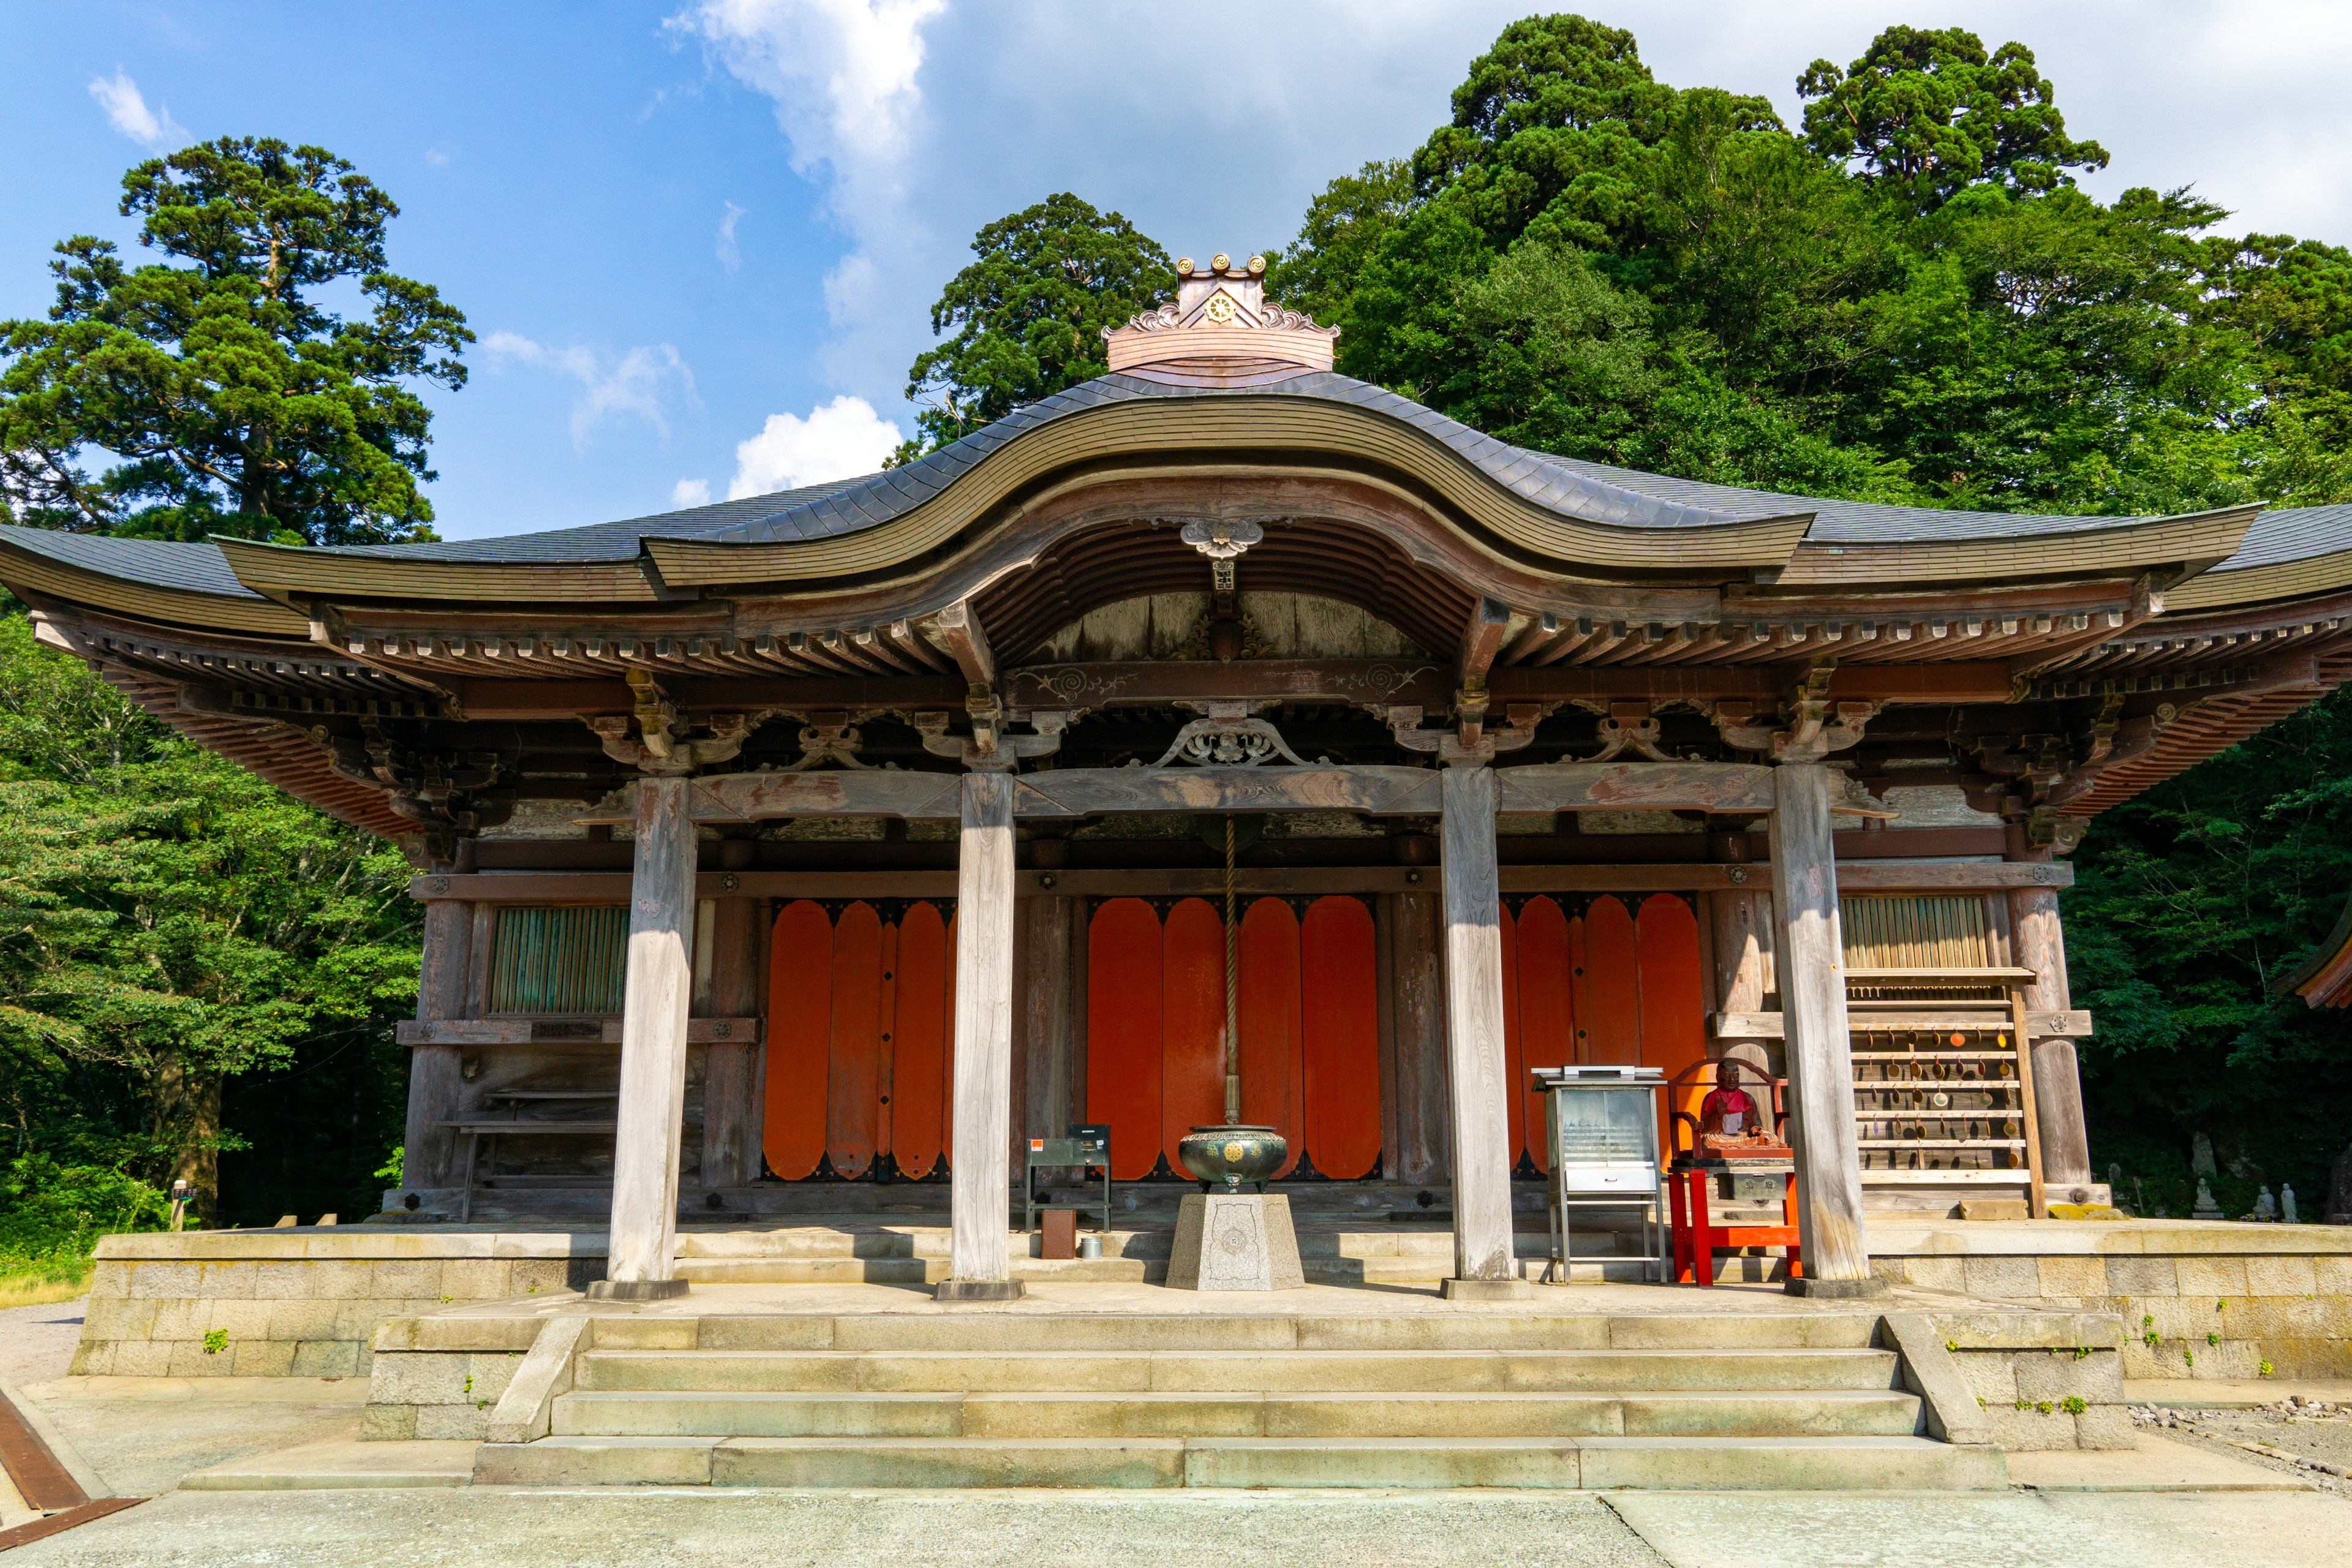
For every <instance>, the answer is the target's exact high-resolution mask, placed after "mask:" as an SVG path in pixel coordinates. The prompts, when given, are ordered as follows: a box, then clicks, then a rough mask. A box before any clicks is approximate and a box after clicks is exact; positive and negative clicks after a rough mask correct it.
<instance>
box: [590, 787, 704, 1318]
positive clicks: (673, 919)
mask: <svg viewBox="0 0 2352 1568" xmlns="http://www.w3.org/2000/svg"><path fill="white" fill-rule="evenodd" d="M689 788H690V785H689V784H688V781H687V780H685V779H683V778H649V779H641V780H639V781H638V784H637V820H636V844H635V850H636V854H635V864H634V866H633V867H632V869H631V873H630V878H629V951H628V969H627V978H626V989H625V992H624V994H623V997H622V1002H621V1102H620V1112H619V1118H618V1120H619V1122H620V1127H619V1131H618V1133H617V1135H616V1136H615V1138H614V1145H613V1224H612V1230H611V1234H610V1237H609V1239H608V1242H607V1247H608V1251H607V1256H606V1263H605V1278H604V1279H601V1280H599V1281H597V1282H596V1283H595V1284H594V1285H593V1286H592V1287H590V1290H589V1293H590V1294H591V1295H593V1296H601V1297H607V1298H611V1299H614V1300H635V1301H645V1300H658V1299H660V1298H663V1297H667V1296H682V1295H684V1294H685V1293H686V1281H685V1280H683V1279H678V1278H677V1152H678V1134H679V1119H680V1118H681V1116H682V1115H683V1114H684V1112H685V1110H686V1020H687V1011H688V1005H689V1004H690V1003H691V1002H692V1000H693V991H694V952H693V948H694V915H695V909H694V865H695V835H694V821H693V818H692V817H691V816H688V809H687V797H688V790H689Z"/></svg>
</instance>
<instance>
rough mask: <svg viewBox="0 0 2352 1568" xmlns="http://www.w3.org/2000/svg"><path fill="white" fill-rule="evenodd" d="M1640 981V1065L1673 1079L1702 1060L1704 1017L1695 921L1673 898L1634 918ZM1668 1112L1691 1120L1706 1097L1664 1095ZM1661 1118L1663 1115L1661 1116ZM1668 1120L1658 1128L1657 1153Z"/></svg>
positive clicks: (1660, 899)
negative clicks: (1677, 1112) (1680, 1112)
mask: <svg viewBox="0 0 2352 1568" xmlns="http://www.w3.org/2000/svg"><path fill="white" fill-rule="evenodd" d="M1634 928H1635V932H1636V946H1637V947H1638V949H1639V954H1640V957H1639V962H1640V966H1641V976H1642V1065H1643V1067H1653V1068H1660V1069H1662V1070H1664V1073H1665V1075H1666V1077H1667V1079H1669V1080H1672V1079H1673V1078H1674V1076H1675V1074H1676V1073H1678V1072H1681V1071H1682V1070H1683V1069H1684V1068H1687V1067H1689V1066H1690V1065H1691V1064H1692V1063H1694V1062H1696V1061H1699V1060H1702V1059H1703V1058H1705V1057H1706V1005H1705V999H1704V997H1703V996H1702V995H1701V994H1700V977H1699V954H1698V918H1697V917H1696V915H1694V914H1692V913H1691V907H1690V906H1689V905H1688V904H1686V903H1685V902H1683V901H1682V900H1680V899H1678V898H1676V897H1675V896H1674V895H1673V894H1672V893H1654V894H1652V895H1651V896H1650V897H1649V898H1647V899H1645V900H1643V902H1642V911H1641V913H1640V915H1638V916H1637V917H1636V918H1635V921H1634ZM1661 1098H1662V1103H1665V1104H1666V1109H1667V1110H1686V1111H1688V1112H1690V1114H1691V1115H1692V1116H1694V1117H1696V1115H1697V1114H1698V1106H1699V1101H1700V1100H1704V1099H1706V1086H1705V1085H1703V1084H1695V1085H1692V1086H1691V1087H1689V1088H1687V1089H1682V1090H1680V1091H1679V1092H1678V1093H1677V1094H1675V1095H1672V1096H1664V1097H1661ZM1661 1114H1664V1112H1662V1113H1661ZM1671 1125H1672V1123H1671V1121H1668V1122H1665V1123H1663V1124H1662V1125H1661V1126H1660V1128H1659V1137H1660V1140H1661V1142H1659V1144H1658V1147H1659V1149H1660V1150H1662V1151H1664V1150H1667V1149H1670V1148H1671V1147H1672V1145H1671V1144H1670V1143H1668V1142H1664V1139H1665V1134H1666V1131H1668V1129H1669V1128H1670V1127H1671Z"/></svg>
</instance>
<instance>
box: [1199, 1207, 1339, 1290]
mask: <svg viewBox="0 0 2352 1568" xmlns="http://www.w3.org/2000/svg"><path fill="white" fill-rule="evenodd" d="M1168 1283H1169V1285H1170V1286H1171V1288H1172V1289H1178V1290H1296V1289H1299V1288H1300V1287H1302V1286H1304V1285H1305V1284H1306V1283H1307V1273H1306V1270H1304V1269H1303V1268H1300V1267H1299V1263H1298V1236H1297V1232H1296V1231H1294V1230H1293V1229H1292V1228H1291V1226H1290V1199H1289V1197H1288V1196H1287V1195H1286V1194H1281V1193H1234V1192H1218V1193H1188V1194H1185V1196H1184V1200H1183V1202H1182V1203H1181V1204H1180V1205H1177V1210H1176V1243H1175V1247H1174V1248H1173V1249H1172V1250H1171V1252H1170V1253H1169V1255H1168Z"/></svg>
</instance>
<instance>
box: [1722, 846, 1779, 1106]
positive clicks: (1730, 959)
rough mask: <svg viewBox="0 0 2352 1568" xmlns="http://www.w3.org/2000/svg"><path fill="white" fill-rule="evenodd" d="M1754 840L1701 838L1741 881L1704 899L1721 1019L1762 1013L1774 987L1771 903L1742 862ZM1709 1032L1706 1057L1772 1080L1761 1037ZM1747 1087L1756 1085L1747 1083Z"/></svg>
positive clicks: (1759, 878)
mask: <svg viewBox="0 0 2352 1568" xmlns="http://www.w3.org/2000/svg"><path fill="white" fill-rule="evenodd" d="M1754 837H1755V836H1754V835H1753V834H1750V833H1748V832H1747V831H1746V830H1745V829H1739V828H1735V829H1733V830H1732V831H1729V832H1720V831H1718V832H1711V833H1709V834H1708V835H1707V858H1708V859H1710V860H1713V861H1717V862H1718V863H1722V864H1727V865H1731V866H1734V867H1737V868H1738V869H1736V870H1735V871H1733V872H1732V875H1733V876H1735V877H1738V878H1742V879H1747V886H1746V887H1744V888H1740V889H1734V890H1732V891H1728V892H1716V893H1708V894H1706V900H1707V931H1708V933H1709V934H1710V935H1711V936H1712V937H1713V938H1714V943H1715V951H1714V952H1713V954H1712V957H1713V960H1714V963H1715V1006H1716V1012H1717V1015H1718V1016H1721V1017H1724V1018H1729V1017H1733V1016H1741V1015H1753V1014H1758V1013H1762V1012H1764V1011H1766V1008H1765V1005H1764V1001H1765V997H1766V995H1767V994H1768V993H1769V992H1770V991H1771V990H1772V988H1773V985H1774V984H1775V982H1774V979H1773V974H1772V900H1770V898H1769V897H1768V896H1767V895H1766V894H1765V892H1764V891H1763V888H1764V879H1765V873H1764V868H1762V867H1760V866H1751V865H1749V864H1748V862H1749V861H1750V859H1751V858H1752V847H1753V846H1752V841H1753V839H1754ZM1714 1034H1715V1038H1714V1039H1713V1040H1711V1041H1710V1042H1709V1054H1710V1055H1711V1056H1713V1057H1715V1058H1717V1059H1729V1060H1733V1061H1737V1062H1738V1063H1739V1065H1740V1066H1741V1067H1743V1068H1748V1069H1750V1070H1751V1071H1752V1072H1754V1073H1755V1075H1756V1077H1757V1079H1769V1078H1770V1077H1771V1076H1772V1052H1771V1048H1770V1047H1769V1045H1768V1044H1767V1043H1766V1042H1765V1041H1764V1040H1763V1039H1762V1038H1761V1037H1758V1036H1755V1035H1748V1034H1740V1033H1738V1032H1735V1031H1734V1030H1732V1029H1731V1028H1730V1027H1729V1026H1727V1025H1719V1026H1717V1029H1716V1030H1715V1031H1714ZM1749 1087H1751V1088H1756V1087H1759V1086H1758V1085H1757V1083H1756V1082H1755V1081H1754V1080H1751V1081H1750V1085H1749ZM1768 1109H1769V1108H1768Z"/></svg>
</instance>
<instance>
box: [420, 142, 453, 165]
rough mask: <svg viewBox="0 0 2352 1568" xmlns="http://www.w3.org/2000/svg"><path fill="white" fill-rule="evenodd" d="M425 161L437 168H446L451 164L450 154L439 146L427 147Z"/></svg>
mask: <svg viewBox="0 0 2352 1568" xmlns="http://www.w3.org/2000/svg"><path fill="white" fill-rule="evenodd" d="M425 162H426V163H430V164H431V165H433V167H435V168H436V169H446V168H447V167H448V166H449V154H448V153H444V152H443V151H441V149H440V148H438V147H427V148H426V149H425Z"/></svg>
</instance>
